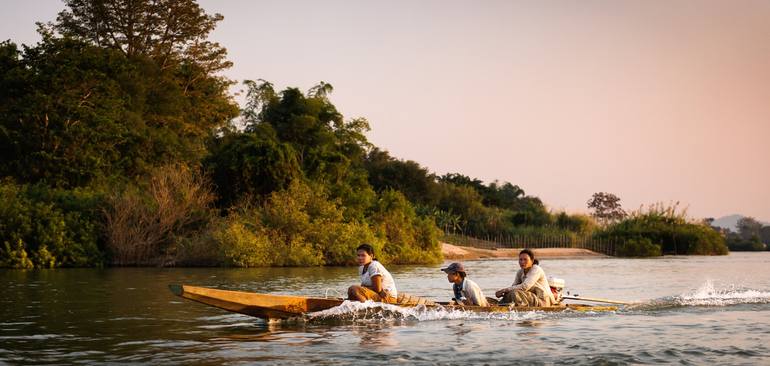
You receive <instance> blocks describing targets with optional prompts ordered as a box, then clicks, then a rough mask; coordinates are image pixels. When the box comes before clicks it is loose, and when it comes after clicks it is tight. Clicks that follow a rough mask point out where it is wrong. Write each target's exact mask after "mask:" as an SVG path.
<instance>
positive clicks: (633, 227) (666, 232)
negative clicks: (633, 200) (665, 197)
mask: <svg viewBox="0 0 770 366" xmlns="http://www.w3.org/2000/svg"><path fill="white" fill-rule="evenodd" d="M595 237H597V238H615V239H626V240H628V239H635V238H646V239H649V240H650V241H651V242H653V243H659V245H660V246H661V250H662V252H663V253H671V254H700V255H724V254H727V252H728V249H727V246H726V245H725V241H724V238H722V236H721V235H719V233H717V232H716V231H714V230H713V229H711V228H710V227H708V226H706V225H704V224H702V223H695V222H688V221H687V219H686V215H685V214H684V213H683V212H682V213H680V212H677V208H676V206H675V205H674V206H669V207H665V206H663V205H660V204H658V205H653V206H650V207H649V208H648V210H646V211H645V210H641V209H640V210H639V211H636V212H633V213H632V214H631V215H630V216H628V217H627V218H625V219H623V220H622V221H620V222H617V223H614V224H611V225H609V226H607V227H606V228H605V229H603V230H602V231H599V232H597V233H596V235H595Z"/></svg>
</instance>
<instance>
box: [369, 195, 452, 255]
mask: <svg viewBox="0 0 770 366" xmlns="http://www.w3.org/2000/svg"><path fill="white" fill-rule="evenodd" d="M371 221H372V226H373V228H374V230H375V232H376V233H377V235H378V236H379V237H381V238H384V240H385V242H386V245H385V248H383V254H384V259H385V261H388V262H391V263H440V262H441V261H442V260H443V256H442V253H441V246H440V244H439V241H438V238H439V233H440V231H439V230H438V228H437V227H436V224H435V223H434V222H433V220H432V219H430V218H428V217H422V218H421V217H418V216H417V214H416V213H415V211H414V208H413V207H412V205H411V204H410V203H409V201H407V199H406V197H404V195H403V194H401V192H398V191H394V190H385V191H384V192H382V194H381V196H380V199H379V200H378V202H377V205H376V207H375V208H374V213H373V215H372V216H371Z"/></svg>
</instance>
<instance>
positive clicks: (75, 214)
mask: <svg viewBox="0 0 770 366" xmlns="http://www.w3.org/2000/svg"><path fill="white" fill-rule="evenodd" d="M101 205H102V199H101V195H100V194H98V193H95V192H92V191H87V190H83V189H79V190H63V189H52V188H48V187H45V186H41V185H35V186H28V185H17V184H15V183H13V182H10V181H4V182H2V183H0V243H2V244H0V266H3V267H12V268H33V267H37V268H53V267H84V266H99V265H102V263H103V256H102V253H101V251H100V245H99V242H100V235H99V229H100V226H99V223H98V221H97V220H98V211H99V209H100V206H101Z"/></svg>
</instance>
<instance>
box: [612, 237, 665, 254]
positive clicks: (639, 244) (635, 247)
mask: <svg viewBox="0 0 770 366" xmlns="http://www.w3.org/2000/svg"><path fill="white" fill-rule="evenodd" d="M617 255H618V256H620V257H659V256H661V255H663V254H662V252H661V250H660V245H656V244H653V243H652V241H651V240H650V239H647V238H632V239H629V240H626V242H625V243H624V244H623V245H620V246H619V247H618V252H617Z"/></svg>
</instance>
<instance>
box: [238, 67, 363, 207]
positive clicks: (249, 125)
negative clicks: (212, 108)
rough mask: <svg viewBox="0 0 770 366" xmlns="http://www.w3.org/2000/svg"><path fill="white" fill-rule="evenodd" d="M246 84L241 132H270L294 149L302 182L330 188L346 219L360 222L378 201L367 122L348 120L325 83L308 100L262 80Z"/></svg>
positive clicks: (311, 93) (307, 97)
mask: <svg viewBox="0 0 770 366" xmlns="http://www.w3.org/2000/svg"><path fill="white" fill-rule="evenodd" d="M244 84H246V86H247V88H248V93H247V104H246V108H245V109H244V111H243V117H244V122H245V124H246V126H245V131H244V132H243V133H245V134H258V135H259V134H265V133H268V134H270V135H271V137H270V138H271V139H274V140H275V141H276V142H277V143H280V144H285V145H286V146H288V147H290V148H291V149H292V150H293V151H294V155H295V159H296V161H297V163H298V165H299V167H300V169H301V172H302V174H301V175H302V177H303V178H304V179H307V180H309V181H313V182H317V183H321V184H323V185H324V186H326V187H327V188H328V189H329V193H330V196H331V198H333V199H339V200H340V201H341V203H342V206H343V207H344V208H345V209H346V215H347V216H348V217H351V218H352V217H356V218H359V219H362V218H363V217H364V214H365V211H366V209H367V208H369V207H370V206H371V205H372V203H373V201H374V199H375V193H374V190H373V189H372V187H371V186H370V185H369V182H368V180H367V173H366V169H365V168H364V160H365V156H366V155H365V154H366V151H367V150H368V149H369V148H370V147H371V144H369V142H368V141H367V139H366V135H365V132H366V131H368V130H369V124H368V122H367V121H366V120H365V119H363V118H356V119H352V120H348V121H345V120H344V117H343V116H342V114H341V113H339V112H338V111H337V108H336V107H335V106H334V104H332V103H331V102H330V101H329V98H328V94H329V93H330V92H331V90H332V87H331V85H330V84H327V83H324V82H321V83H320V84H319V85H318V86H315V87H313V88H311V92H310V94H308V95H305V94H304V93H302V92H301V91H300V90H299V89H297V88H287V89H286V90H283V91H281V92H280V93H278V92H276V91H275V90H274V89H273V85H272V84H270V83H269V82H267V81H264V80H258V81H256V82H255V81H246V82H245V83H244ZM252 159H255V158H252ZM270 184H272V183H270Z"/></svg>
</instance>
